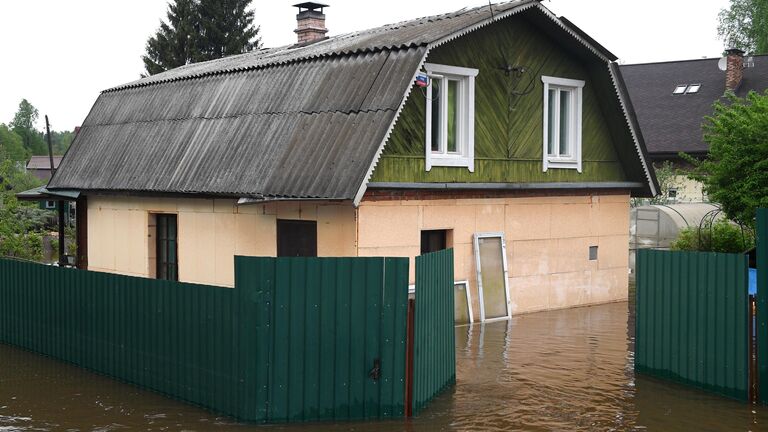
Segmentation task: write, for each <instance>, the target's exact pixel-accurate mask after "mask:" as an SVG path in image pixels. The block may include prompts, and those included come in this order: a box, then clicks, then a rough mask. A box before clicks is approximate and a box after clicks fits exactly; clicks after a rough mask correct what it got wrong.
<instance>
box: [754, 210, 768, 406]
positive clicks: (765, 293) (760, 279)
mask: <svg viewBox="0 0 768 432" xmlns="http://www.w3.org/2000/svg"><path fill="white" fill-rule="evenodd" d="M756 300H757V360H758V366H757V374H758V379H759V383H758V384H759V390H758V398H759V399H760V401H761V402H762V403H764V404H768V209H764V208H761V209H758V210H757V298H756Z"/></svg>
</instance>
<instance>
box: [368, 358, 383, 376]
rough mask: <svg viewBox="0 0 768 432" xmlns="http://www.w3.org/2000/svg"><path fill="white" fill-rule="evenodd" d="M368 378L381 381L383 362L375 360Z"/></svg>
mask: <svg viewBox="0 0 768 432" xmlns="http://www.w3.org/2000/svg"><path fill="white" fill-rule="evenodd" d="M368 376H369V377H371V378H372V379H373V380H374V381H378V380H379V377H380V376H381V360H379V359H373V369H371V371H370V372H368Z"/></svg>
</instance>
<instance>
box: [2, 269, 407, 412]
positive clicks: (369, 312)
mask: <svg viewBox="0 0 768 432" xmlns="http://www.w3.org/2000/svg"><path fill="white" fill-rule="evenodd" d="M235 264H236V265H235V273H236V284H235V285H236V286H235V288H234V289H232V288H222V287H213V286H204V285H194V284H186V283H178V282H170V281H160V280H153V279H144V278H134V277H128V276H120V275H114V274H107V273H97V272H88V271H81V270H74V269H63V268H56V267H49V266H43V265H39V264H31V263H23V262H16V261H9V260H0V341H2V342H5V343H9V344H13V345H17V346H20V347H24V348H27V349H30V350H33V351H36V352H39V353H43V354H46V355H50V356H52V357H56V358H59V359H62V360H65V361H68V362H72V363H75V364H77V365H80V366H83V367H86V368H89V369H92V370H94V371H97V372H100V373H103V374H107V375H110V376H113V377H115V378H118V379H121V380H124V381H127V382H131V383H134V384H138V385H140V386H143V387H146V388H149V389H153V390H156V391H158V392H161V393H164V394H166V395H169V396H171V397H175V398H178V399H182V400H185V401H188V402H191V403H194V404H197V405H201V406H203V407H206V408H209V409H212V410H214V411H216V412H220V413H223V414H227V415H231V416H234V417H237V418H239V419H243V420H247V421H257V422H283V421H310V420H324V419H337V420H346V419H362V418H387V417H399V416H402V415H403V414H404V412H403V411H404V409H403V403H404V377H405V345H406V341H405V337H406V313H407V311H406V308H407V291H408V260H407V259H405V258H244V257H237V258H236V262H235ZM375 360H378V364H379V365H380V375H379V376H378V377H376V378H377V379H374V378H372V377H371V369H373V366H374V363H376V362H375Z"/></svg>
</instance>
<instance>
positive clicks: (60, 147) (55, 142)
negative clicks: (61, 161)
mask: <svg viewBox="0 0 768 432" xmlns="http://www.w3.org/2000/svg"><path fill="white" fill-rule="evenodd" d="M73 139H75V133H74V132H71V131H63V132H57V131H51V147H53V154H55V155H63V154H64V153H66V152H67V149H69V145H70V144H72V140H73ZM46 154H48V153H47V152H46Z"/></svg>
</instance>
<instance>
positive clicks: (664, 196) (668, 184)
mask: <svg viewBox="0 0 768 432" xmlns="http://www.w3.org/2000/svg"><path fill="white" fill-rule="evenodd" d="M653 169H654V171H655V172H656V179H657V180H658V182H659V194H658V195H656V196H655V197H653V198H650V199H646V198H632V201H631V204H632V206H633V207H638V206H641V205H646V204H667V203H669V189H670V188H672V187H673V186H674V185H675V176H677V175H678V174H679V172H678V170H677V168H675V165H674V164H673V163H672V162H671V161H668V160H666V161H664V162H662V163H661V164H654V165H653Z"/></svg>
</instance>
